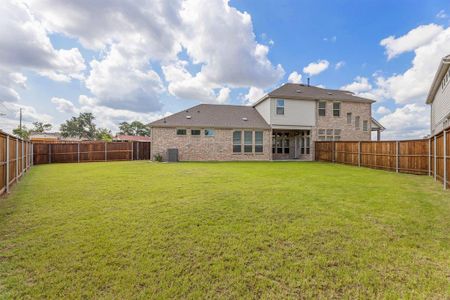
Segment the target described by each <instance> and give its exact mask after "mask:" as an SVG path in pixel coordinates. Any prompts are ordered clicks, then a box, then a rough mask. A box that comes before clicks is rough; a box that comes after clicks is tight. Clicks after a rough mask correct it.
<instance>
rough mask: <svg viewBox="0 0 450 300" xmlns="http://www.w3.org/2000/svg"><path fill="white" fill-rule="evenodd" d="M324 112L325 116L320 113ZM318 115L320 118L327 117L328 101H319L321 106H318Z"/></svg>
mask: <svg viewBox="0 0 450 300" xmlns="http://www.w3.org/2000/svg"><path fill="white" fill-rule="evenodd" d="M320 104H324V105H325V106H324V107H320ZM321 111H323V115H321V114H320V112H321ZM317 113H318V115H319V117H326V115H327V101H319V104H318V105H317Z"/></svg>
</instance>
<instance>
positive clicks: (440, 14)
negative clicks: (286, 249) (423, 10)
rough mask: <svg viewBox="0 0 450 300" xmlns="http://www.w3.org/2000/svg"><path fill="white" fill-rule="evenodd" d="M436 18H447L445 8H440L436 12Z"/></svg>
mask: <svg viewBox="0 0 450 300" xmlns="http://www.w3.org/2000/svg"><path fill="white" fill-rule="evenodd" d="M436 18H438V19H446V18H448V15H447V13H446V12H445V10H443V9H442V10H440V11H439V12H438V13H437V15H436Z"/></svg>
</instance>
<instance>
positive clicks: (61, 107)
mask: <svg viewBox="0 0 450 300" xmlns="http://www.w3.org/2000/svg"><path fill="white" fill-rule="evenodd" d="M51 101H52V103H53V104H55V105H56V109H57V110H58V111H59V112H62V113H70V114H77V113H78V112H79V110H78V109H77V108H76V107H75V105H74V104H73V103H72V102H71V101H69V100H67V99H64V98H58V97H53V98H52V99H51Z"/></svg>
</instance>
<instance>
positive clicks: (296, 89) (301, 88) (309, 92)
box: [254, 83, 375, 106]
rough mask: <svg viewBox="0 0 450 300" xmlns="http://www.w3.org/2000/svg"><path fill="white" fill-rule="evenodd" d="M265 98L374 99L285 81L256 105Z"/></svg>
mask: <svg viewBox="0 0 450 300" xmlns="http://www.w3.org/2000/svg"><path fill="white" fill-rule="evenodd" d="M267 98H282V99H298V100H335V101H336V100H337V101H351V102H366V103H374V102H375V101H374V100H371V99H367V98H362V97H359V96H356V95H355V94H354V93H352V92H350V91H342V90H331V89H323V88H319V87H316V86H308V85H304V84H298V83H286V84H283V85H282V86H281V87H279V88H277V89H275V90H273V91H272V92H270V93H268V94H267V95H265V96H264V97H263V98H261V99H260V100H259V101H258V102H256V103H255V104H254V106H256V105H257V104H259V103H260V102H262V101H263V100H265V99H267Z"/></svg>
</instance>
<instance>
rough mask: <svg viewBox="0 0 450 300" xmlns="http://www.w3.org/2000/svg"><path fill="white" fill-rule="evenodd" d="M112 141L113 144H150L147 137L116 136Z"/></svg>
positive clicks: (149, 138) (150, 139)
mask: <svg viewBox="0 0 450 300" xmlns="http://www.w3.org/2000/svg"><path fill="white" fill-rule="evenodd" d="M113 141H114V142H151V141H152V138H151V137H149V136H140V135H124V134H118V135H116V136H115V137H114V138H113Z"/></svg>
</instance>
